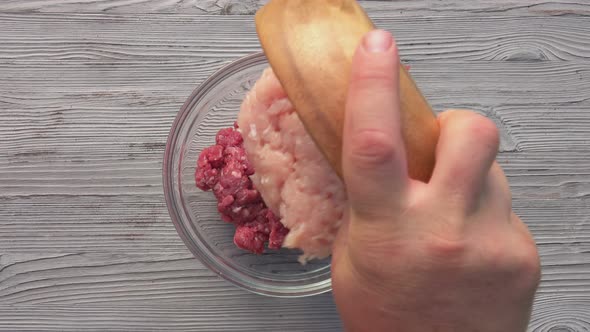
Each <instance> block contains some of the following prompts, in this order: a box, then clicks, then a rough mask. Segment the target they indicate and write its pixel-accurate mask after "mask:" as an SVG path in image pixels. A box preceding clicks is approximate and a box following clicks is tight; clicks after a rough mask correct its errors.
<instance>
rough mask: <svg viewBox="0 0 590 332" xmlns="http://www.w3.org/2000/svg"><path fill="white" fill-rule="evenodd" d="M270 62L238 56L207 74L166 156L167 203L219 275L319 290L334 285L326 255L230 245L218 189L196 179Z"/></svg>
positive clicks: (238, 281)
mask: <svg viewBox="0 0 590 332" xmlns="http://www.w3.org/2000/svg"><path fill="white" fill-rule="evenodd" d="M267 67H268V62H267V59H266V57H265V55H264V54H263V53H257V54H253V55H249V56H246V57H244V58H241V59H238V60H236V61H234V62H232V63H230V64H229V65H227V66H225V67H223V68H222V69H220V70H219V71H217V72H216V73H215V74H213V75H212V76H211V77H209V78H208V79H207V80H206V81H205V82H204V83H203V84H201V85H200V86H199V87H198V88H197V89H196V90H194V91H193V93H192V94H191V96H190V97H189V98H188V100H187V101H186V102H185V103H184V105H183V106H182V108H181V109H180V111H179V113H178V115H177V117H176V119H175V121H174V124H173V125H172V129H171V131H170V134H169V137H168V142H167V144H166V151H165V154H164V163H163V181H164V194H165V197H166V204H167V206H168V210H169V212H170V217H171V219H172V222H173V223H174V226H175V227H176V230H177V231H178V234H179V235H180V237H181V238H182V240H183V241H184V243H185V244H186V246H187V247H188V249H190V251H191V252H192V253H193V254H194V255H195V256H196V257H197V258H198V259H199V260H201V262H202V263H203V264H205V265H206V266H207V267H208V268H210V269H211V270H212V271H214V272H215V273H217V274H218V275H219V276H221V277H223V278H225V279H226V280H228V281H230V282H232V283H233V284H235V285H237V286H239V287H241V288H243V289H246V290H248V291H250V292H254V293H257V294H261V295H267V296H275V297H303V296H311V295H317V294H321V293H325V292H328V291H330V290H331V277H330V259H329V258H328V259H324V260H320V261H312V262H309V263H307V264H306V265H305V266H303V265H301V264H300V263H299V262H298V261H297V258H298V257H299V255H300V254H301V252H299V251H297V250H289V249H281V250H278V251H277V250H268V249H267V250H266V251H265V253H264V254H262V255H255V254H252V253H249V252H246V251H244V250H242V249H239V248H238V247H236V245H235V244H234V243H233V234H234V229H235V227H234V226H233V225H231V224H228V223H225V222H223V221H222V220H221V218H220V217H219V214H218V212H217V203H216V200H215V197H214V195H213V193H212V192H203V191H201V190H200V189H198V188H197V187H196V185H195V170H196V165H197V158H198V156H199V154H200V152H201V151H202V150H203V149H204V148H206V147H208V146H210V145H212V144H214V142H215V134H216V133H217V131H218V130H219V129H221V128H225V127H231V126H232V125H233V123H234V121H236V119H237V115H238V112H239V109H240V105H241V102H242V100H243V98H244V97H245V95H246V93H247V92H248V91H249V90H250V89H251V88H252V86H253V85H254V83H255V82H256V80H257V79H258V78H259V77H260V75H261V74H262V71H263V70H264V69H265V68H267Z"/></svg>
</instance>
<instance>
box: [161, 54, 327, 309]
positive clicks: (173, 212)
mask: <svg viewBox="0 0 590 332" xmlns="http://www.w3.org/2000/svg"><path fill="white" fill-rule="evenodd" d="M265 59H266V56H265V55H264V53H263V52H258V53H253V54H250V55H247V56H244V57H241V58H238V59H236V60H234V61H232V62H230V63H228V64H226V65H224V66H222V67H221V68H220V69H218V70H217V71H215V72H214V73H213V74H212V75H211V76H209V77H208V78H207V79H206V80H205V81H204V82H203V83H201V84H200V85H198V86H197V87H196V88H195V89H194V90H193V92H192V93H191V94H190V96H189V97H188V98H187V100H186V101H185V102H184V104H183V105H182V106H181V108H180V110H179V112H178V113H177V115H176V118H175V119H174V122H173V124H172V127H171V129H170V132H169V134H168V139H167V141H166V149H165V151H164V158H163V163H162V181H163V188H164V197H165V201H166V206H167V208H168V213H169V215H170V218H171V220H172V223H173V224H174V227H175V228H176V231H177V233H178V235H179V236H180V238H181V239H182V241H183V242H184V243H185V245H186V247H187V248H188V249H189V250H190V251H191V253H192V254H193V255H194V256H195V257H196V258H197V259H199V260H200V261H201V263H203V264H204V265H205V266H206V267H207V268H209V269H210V270H211V271H213V272H215V273H216V274H217V275H218V276H220V277H222V278H223V279H225V280H227V281H229V282H230V283H232V284H234V285H235V286H238V287H239V288H242V289H244V290H247V291H249V292H251V293H255V294H258V295H265V296H270V297H281V298H296V297H307V296H314V295H320V294H323V293H327V292H330V291H331V290H332V286H331V278H327V279H324V280H321V281H318V282H314V283H311V284H306V285H297V286H285V285H270V284H268V285H264V284H262V283H258V282H252V281H247V280H244V279H241V278H236V277H235V276H232V275H233V274H234V273H232V272H231V270H232V269H231V268H230V269H229V270H227V271H229V272H230V273H226V271H224V268H223V267H222V265H221V264H219V263H218V262H217V261H216V260H215V257H214V256H213V255H212V254H210V253H208V252H206V251H205V250H203V249H202V248H204V247H205V246H204V244H203V243H201V242H202V241H201V240H200V239H199V238H198V237H196V238H195V237H192V236H190V232H189V231H188V230H187V228H186V225H185V224H184V223H183V221H182V220H183V218H182V216H181V215H180V212H179V209H178V208H177V204H176V203H175V202H176V197H175V196H174V194H175V190H177V187H176V186H175V185H174V174H173V173H174V156H175V151H174V150H175V149H174V148H175V146H176V144H177V141H178V139H179V132H180V129H181V128H182V126H183V124H184V123H185V120H186V118H187V117H188V115H189V114H190V112H191V110H192V108H193V106H194V104H195V103H196V102H197V101H198V100H200V99H201V98H202V97H203V96H204V95H206V93H207V92H208V91H209V89H210V88H212V87H214V86H215V85H216V84H217V82H219V81H220V80H223V78H224V77H225V76H226V75H227V74H228V73H235V72H236V71H239V70H240V68H241V67H243V66H245V65H248V64H251V63H256V62H259V61H262V60H265ZM234 271H235V270H234ZM235 274H242V276H245V275H244V274H243V273H242V272H235ZM245 277H248V276H245ZM246 279H247V278H246Z"/></svg>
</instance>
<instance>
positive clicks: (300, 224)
mask: <svg viewBox="0 0 590 332" xmlns="http://www.w3.org/2000/svg"><path fill="white" fill-rule="evenodd" d="M238 124H239V127H240V131H241V132H242V136H243V139H244V142H243V146H244V148H245V150H246V154H247V157H248V160H249V162H250V163H251V165H252V166H253V168H254V169H255V170H256V173H254V174H251V176H250V178H251V179H252V181H253V182H254V186H255V187H256V188H257V189H258V191H259V192H260V194H261V195H262V198H263V199H264V202H266V205H267V206H268V207H269V208H270V209H271V210H272V211H273V212H274V213H275V214H276V215H278V216H279V218H280V222H281V223H282V224H283V225H284V226H285V227H287V228H288V229H289V233H288V234H287V236H286V238H285V241H284V243H283V246H285V247H287V248H297V249H301V250H302V251H303V255H302V256H301V257H300V262H301V263H305V262H307V261H308V260H311V259H316V258H318V259H321V258H325V257H327V256H329V255H330V253H331V248H332V243H333V242H334V239H335V236H336V233H337V231H338V229H339V227H340V225H341V224H342V222H343V216H344V211H345V209H346V202H347V198H346V194H345V190H344V186H343V184H342V182H341V180H340V178H339V177H338V176H337V175H336V173H334V172H333V171H332V169H331V167H330V165H329V164H328V162H327V160H326V159H325V158H324V156H323V155H322V153H321V152H320V151H319V149H318V148H317V146H316V145H315V143H314V142H313V141H312V139H311V137H310V136H309V134H308V133H307V132H306V130H305V128H304V126H303V124H302V122H301V121H300V119H299V117H298V116H297V113H296V112H295V109H294V108H293V105H292V104H291V102H290V101H289V99H288V98H287V95H286V93H285V91H284V90H283V88H282V86H281V84H280V82H279V80H278V79H277V77H276V76H275V74H274V73H273V71H272V69H270V68H268V69H266V70H265V71H264V72H263V74H262V77H261V78H260V79H259V80H258V81H257V83H256V84H255V86H254V87H253V89H252V90H251V91H250V92H249V93H248V95H247V96H246V98H245V99H244V101H243V103H242V107H241V110H240V114H239V116H238Z"/></svg>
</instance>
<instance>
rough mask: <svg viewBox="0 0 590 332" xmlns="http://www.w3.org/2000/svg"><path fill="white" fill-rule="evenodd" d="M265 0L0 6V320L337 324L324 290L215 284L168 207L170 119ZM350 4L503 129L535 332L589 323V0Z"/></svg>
mask: <svg viewBox="0 0 590 332" xmlns="http://www.w3.org/2000/svg"><path fill="white" fill-rule="evenodd" d="M264 2H265V1H262V0H260V1H257V0H247V1H233V0H225V1H224V0H218V1H213V0H191V1H179V0H170V1H166V0H162V1H160V0H158V1H156V0H44V1H40V0H8V1H2V2H0V330H1V331H84V330H87V331H91V330H109V331H125V330H137V331H150V330H166V331H213V330H224V331H279V330H286V331H339V330H340V324H339V321H338V317H337V314H336V311H335V309H334V306H333V303H332V300H331V298H330V295H329V294H327V295H324V296H319V297H315V298H308V299H298V300H281V299H269V298H263V297H259V296H254V295H251V294H248V293H246V292H243V291H241V290H239V289H236V288H234V287H233V286H231V285H230V284H228V283H227V282H225V281H223V280H221V279H220V278H218V277H216V276H215V275H214V274H213V273H211V272H210V271H208V270H207V269H206V268H204V267H203V266H202V265H201V264H200V263H199V262H197V261H196V260H195V259H193V258H192V256H191V255H190V253H189V252H188V251H187V250H186V249H185V247H184V245H183V243H182V241H181V240H180V239H179V238H178V236H177V234H176V231H175V230H174V228H173V226H172V225H171V223H170V221H169V217H168V214H167V211H166V208H165V204H164V202H163V195H162V186H161V159H162V153H163V150H164V144H165V141H166V136H167V133H168V130H169V127H170V125H171V123H172V121H173V119H174V116H175V115H176V112H177V111H178V109H179V107H180V105H181V104H182V103H183V102H184V99H185V98H186V97H187V96H188V95H189V94H190V92H191V91H192V90H193V89H194V88H195V87H196V86H197V85H198V84H199V83H201V82H202V81H203V80H204V79H205V78H206V77H207V76H208V75H210V74H211V73H213V72H214V71H215V70H216V69H218V68H220V67H221V66H222V65H223V64H226V63H228V62H229V61H232V60H234V59H236V58H238V57H240V56H242V55H246V54H249V53H252V52H256V51H258V50H259V45H258V42H257V39H256V35H255V33H254V28H253V22H252V16H251V15H250V14H252V13H253V12H254V11H255V10H256V8H258V6H259V5H261V4H262V3H264ZM363 6H365V7H366V8H367V10H368V11H369V13H370V14H371V16H373V17H374V18H375V21H376V23H377V24H378V25H379V26H380V27H383V28H386V29H389V30H391V31H393V32H394V33H395V34H396V37H397V39H398V41H399V44H400V48H401V53H402V56H403V58H404V61H406V62H408V63H410V64H411V66H412V72H413V73H414V76H415V77H416V80H417V81H418V83H419V85H420V86H421V87H422V89H423V90H424V92H425V94H426V95H427V96H428V98H429V100H430V101H431V103H432V104H433V105H434V107H435V108H436V109H437V110H442V109H445V108H451V107H468V108H472V109H475V110H477V111H479V112H482V113H484V114H486V115H488V116H489V117H491V118H493V119H494V120H495V121H496V123H497V124H498V125H499V127H500V128H501V131H502V134H503V140H502V153H501V155H500V157H499V160H500V162H501V163H502V165H503V166H504V167H505V170H506V172H507V175H508V177H509V179H510V182H511V185H512V189H513V192H514V206H515V209H516V210H517V212H518V213H519V214H520V215H521V216H522V217H523V219H524V220H525V221H526V222H527V223H528V224H529V225H530V227H531V230H532V232H533V233H534V236H535V238H536V240H537V242H538V244H539V248H540V250H541V254H542V261H543V273H544V274H543V283H542V286H541V289H540V291H539V295H538V299H537V301H536V305H535V310H534V315H533V320H532V323H531V327H530V330H531V331H543V332H545V331H547V332H565V331H590V2H588V1H585V0H577V1H567V2H566V1H534V0H522V1H508V0H506V1H501V0H494V1H491V0H482V1H460V0H454V1H435V0H416V1H409V0H404V1H366V2H363ZM216 14H242V15H216Z"/></svg>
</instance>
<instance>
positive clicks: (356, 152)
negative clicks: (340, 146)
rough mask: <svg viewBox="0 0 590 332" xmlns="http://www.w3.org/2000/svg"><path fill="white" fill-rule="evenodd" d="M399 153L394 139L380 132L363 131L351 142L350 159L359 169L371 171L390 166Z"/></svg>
mask: <svg viewBox="0 0 590 332" xmlns="http://www.w3.org/2000/svg"><path fill="white" fill-rule="evenodd" d="M399 153H401V152H400V151H398V149H397V148H396V146H395V142H394V139H393V138H392V137H391V136H390V135H387V134H386V133H384V132H382V131H379V130H362V131H360V132H358V133H356V134H354V135H353V136H352V137H351V140H350V155H349V158H350V162H351V163H352V164H353V165H354V166H355V167H357V168H362V169H371V168H374V167H378V166H381V165H384V164H389V163H391V162H392V161H394V160H396V159H397V156H398V154H399Z"/></svg>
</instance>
